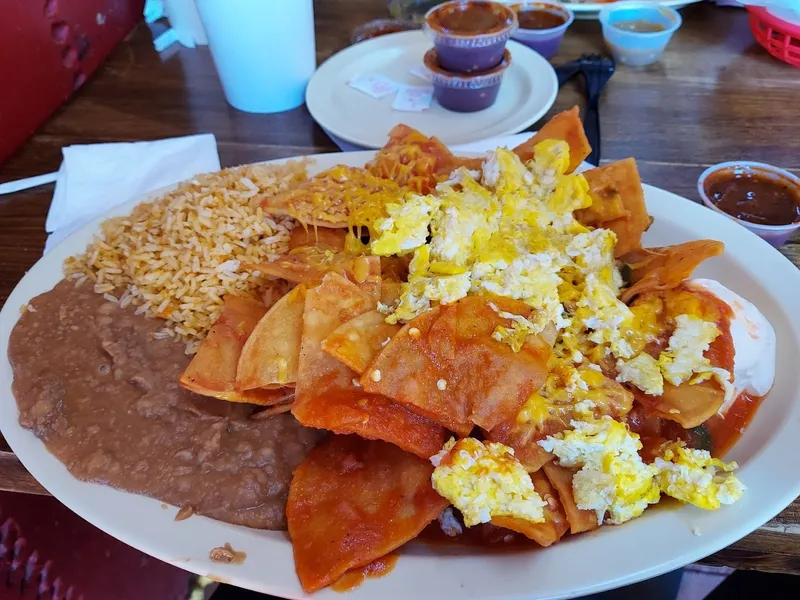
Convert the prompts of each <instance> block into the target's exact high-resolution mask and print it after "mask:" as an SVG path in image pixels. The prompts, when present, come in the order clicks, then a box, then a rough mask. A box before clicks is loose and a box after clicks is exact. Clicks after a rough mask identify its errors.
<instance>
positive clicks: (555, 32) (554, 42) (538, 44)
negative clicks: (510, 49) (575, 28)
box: [511, 2, 575, 59]
mask: <svg viewBox="0 0 800 600" xmlns="http://www.w3.org/2000/svg"><path fill="white" fill-rule="evenodd" d="M511 8H512V9H513V10H514V11H515V12H516V13H517V20H518V21H519V28H518V29H517V30H516V31H515V32H514V34H513V35H512V36H511V38H512V39H514V40H516V41H518V42H521V43H523V44H525V45H526V46H528V48H531V49H533V50H536V52H538V53H539V54H541V55H542V56H544V57H545V58H548V59H549V58H552V57H553V55H555V53H556V52H558V47H559V46H560V45H561V39H562V38H563V37H564V32H565V31H566V30H567V28H568V27H569V26H570V25H572V21H573V20H574V18H575V15H574V14H572V11H571V10H569V9H568V8H566V7H565V6H561V5H560V4H558V3H556V2H522V3H520V4H514V5H512V7H511Z"/></svg>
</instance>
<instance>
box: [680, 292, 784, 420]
mask: <svg viewBox="0 0 800 600" xmlns="http://www.w3.org/2000/svg"><path fill="white" fill-rule="evenodd" d="M686 283H687V285H688V286H689V287H690V288H692V289H695V290H698V291H704V292H707V293H709V294H712V295H714V296H716V297H717V298H719V299H720V300H722V301H723V302H724V303H725V304H727V305H728V306H730V307H731V310H732V311H733V318H732V319H731V337H732V338H733V348H734V357H733V387H734V393H733V394H731V396H730V398H729V399H727V400H726V401H725V403H724V404H723V405H722V406H721V407H720V409H719V414H721V415H724V414H725V413H727V412H728V409H729V408H730V407H731V404H733V402H734V400H736V398H737V397H738V396H739V394H741V393H742V392H747V393H749V394H752V395H754V396H764V395H765V394H766V393H767V392H769V390H770V388H771V387H772V384H773V383H774V382H775V362H776V360H777V345H776V340H775V330H774V329H773V328H772V325H770V322H769V321H767V318H766V317H765V316H764V315H763V314H762V313H761V311H760V310H758V309H757V308H756V307H755V306H754V305H753V304H752V303H751V302H748V301H747V300H745V299H744V298H742V297H741V296H740V295H739V294H737V293H736V292H733V291H731V290H729V289H728V288H726V287H725V286H724V285H722V284H721V283H719V282H718V281H714V280H713V279H690V280H689V281H687V282H686Z"/></svg>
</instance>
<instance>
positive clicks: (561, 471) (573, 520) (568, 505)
mask: <svg viewBox="0 0 800 600" xmlns="http://www.w3.org/2000/svg"><path fill="white" fill-rule="evenodd" d="M544 473H545V475H547V478H548V479H549V480H550V483H551V484H552V486H553V487H554V488H555V489H556V491H557V492H558V498H559V500H561V506H562V507H563V508H564V513H565V514H566V517H567V521H569V531H570V533H572V534H573V535H574V534H576V533H582V532H584V531H592V530H593V529H597V528H598V527H599V525H598V524H597V515H596V514H595V513H594V511H592V510H581V509H580V508H578V505H577V504H576V503H575V494H574V493H573V492H572V478H573V477H574V476H575V473H576V469H568V468H566V467H562V466H561V465H557V464H556V463H555V462H550V463H547V464H546V465H545V466H544Z"/></svg>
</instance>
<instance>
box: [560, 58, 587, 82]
mask: <svg viewBox="0 0 800 600" xmlns="http://www.w3.org/2000/svg"><path fill="white" fill-rule="evenodd" d="M580 69H581V65H580V62H579V61H577V60H573V61H572V62H568V63H566V64H564V65H559V66H557V67H555V71H556V77H557V78H558V87H559V88H561V87H563V86H564V84H565V83H567V82H568V81H569V80H570V79H572V78H573V77H575V75H577V74H578V71H580Z"/></svg>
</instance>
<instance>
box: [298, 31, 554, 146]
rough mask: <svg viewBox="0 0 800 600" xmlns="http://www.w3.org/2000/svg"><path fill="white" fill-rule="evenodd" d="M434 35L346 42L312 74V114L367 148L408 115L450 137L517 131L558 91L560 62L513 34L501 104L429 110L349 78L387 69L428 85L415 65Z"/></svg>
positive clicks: (409, 120)
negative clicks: (405, 107)
mask: <svg viewBox="0 0 800 600" xmlns="http://www.w3.org/2000/svg"><path fill="white" fill-rule="evenodd" d="M431 45H432V44H431V41H430V40H429V39H428V38H427V37H425V35H424V34H423V33H422V32H420V31H406V32H402V33H393V34H390V35H385V36H381V37H378V38H375V39H372V40H367V41H365V42H361V43H359V44H356V45H354V46H350V47H349V48H347V49H345V50H342V51H341V52H339V53H338V54H335V55H334V56H332V57H331V58H329V59H328V60H327V61H325V63H323V64H322V66H321V67H320V68H319V69H318V70H317V72H316V73H315V74H314V76H313V77H312V78H311V82H310V83H309V85H308V91H307V92H306V104H307V105H308V110H309V112H311V115H312V116H313V117H314V119H315V120H316V121H317V123H319V124H320V126H321V127H323V128H324V129H325V130H327V131H329V132H330V133H332V134H333V135H335V136H336V137H338V138H340V139H342V140H344V141H347V142H350V143H352V144H356V145H358V146H362V147H365V148H379V147H380V146H382V145H383V144H385V143H386V135H387V133H388V132H389V130H390V129H391V128H392V127H394V126H395V125H397V124H398V123H405V124H407V125H410V126H411V127H414V128H415V129H419V130H420V131H424V132H425V134H426V135H431V136H436V137H438V138H439V139H440V140H442V141H443V142H444V143H445V144H448V145H451V144H466V143H469V142H475V141H478V140H485V139H488V138H493V137H498V136H502V135H508V134H510V133H517V132H519V131H522V130H523V129H525V128H527V127H529V126H530V125H532V124H533V123H535V122H536V121H538V120H539V119H541V118H542V117H543V116H544V115H545V113H547V111H548V110H549V109H550V107H551V106H552V105H553V102H554V101H555V98H556V94H557V93H558V80H557V78H556V73H555V71H554V70H553V67H552V66H551V65H550V63H549V62H547V60H545V59H544V58H542V57H541V56H540V55H539V54H537V53H536V52H534V51H533V50H531V49H530V48H527V47H526V46H523V45H522V44H519V43H517V42H514V41H509V43H508V46H507V48H508V49H509V50H510V51H511V57H512V59H511V61H512V62H511V66H510V67H509V69H508V70H507V71H506V73H505V76H504V78H503V83H502V85H501V87H500V93H499V95H498V98H497V101H496V102H495V104H494V105H493V106H491V107H489V108H487V109H485V110H482V111H479V112H475V113H457V112H452V111H449V110H446V109H444V108H442V107H441V106H439V105H438V104H437V103H436V102H435V101H434V103H433V105H432V106H431V108H430V109H429V110H426V111H424V112H400V111H396V110H393V109H392V101H393V98H394V97H393V96H386V97H384V98H381V99H375V98H371V97H370V96H368V95H366V94H364V93H362V92H359V91H357V90H355V89H353V88H351V87H349V86H348V85H347V82H348V81H349V80H351V79H352V78H353V77H355V76H357V75H370V74H380V75H383V76H385V77H389V78H390V79H392V80H394V81H397V82H398V83H401V84H406V85H425V82H424V81H423V80H421V79H419V78H418V77H416V76H415V75H412V74H411V72H410V70H411V68H412V67H414V66H417V65H421V64H422V57H423V56H424V54H425V52H426V51H427V50H428V49H429V48H430V47H431Z"/></svg>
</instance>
